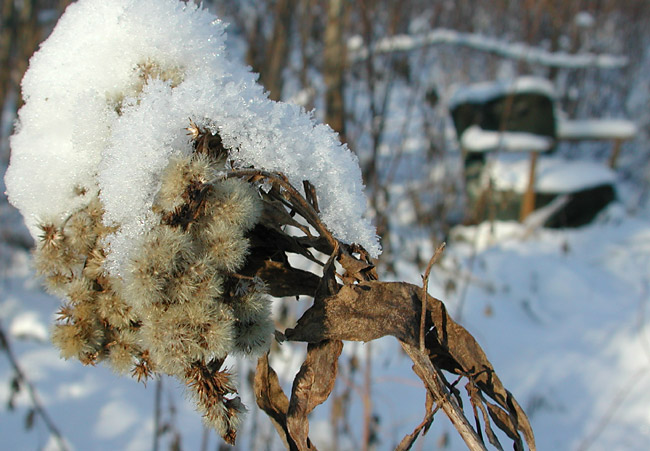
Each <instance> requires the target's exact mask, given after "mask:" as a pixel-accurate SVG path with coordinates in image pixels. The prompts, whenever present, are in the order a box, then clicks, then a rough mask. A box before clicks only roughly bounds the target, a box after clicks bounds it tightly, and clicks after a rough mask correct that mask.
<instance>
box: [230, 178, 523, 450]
mask: <svg viewBox="0 0 650 451" xmlns="http://www.w3.org/2000/svg"><path fill="white" fill-rule="evenodd" d="M228 176H229V177H244V178H247V179H248V180H250V181H252V182H259V181H262V180H265V181H267V182H271V184H272V186H273V188H272V189H271V191H270V192H269V194H268V195H267V196H266V198H265V200H266V201H267V203H272V202H273V203H274V204H273V205H270V206H269V208H278V205H279V206H280V207H279V208H282V209H284V208H287V209H290V211H291V212H293V213H297V214H299V215H300V216H301V217H302V218H303V219H304V220H305V221H307V223H308V224H309V225H310V226H311V227H313V229H314V230H315V231H316V233H318V236H311V235H309V234H307V233H305V236H304V237H294V236H290V235H287V234H285V233H284V232H283V229H282V226H283V225H284V224H289V221H295V220H294V219H292V218H290V215H287V214H286V211H282V212H276V214H272V215H267V218H266V220H263V221H262V224H260V226H258V228H256V230H254V231H253V233H252V237H251V241H252V243H253V248H252V251H251V258H250V263H249V265H248V266H247V267H246V268H244V272H245V274H249V275H251V274H257V275H259V274H262V273H264V271H268V270H269V268H273V270H274V272H273V274H274V275H275V276H276V277H275V280H270V281H269V282H270V285H271V287H275V288H271V294H272V295H274V292H275V293H277V292H282V293H283V295H305V294H307V295H310V296H312V297H313V299H314V303H313V305H312V307H311V308H309V309H308V310H307V311H306V312H305V313H304V315H303V316H302V317H301V318H300V319H299V320H298V322H297V324H296V326H295V327H294V328H293V329H287V330H286V331H285V333H284V335H285V336H286V339H288V340H291V341H303V342H307V343H309V352H308V355H307V359H306V361H305V363H304V364H303V367H302V369H301V370H300V372H299V373H298V375H297V376H296V379H295V380H294V384H293V389H292V393H291V398H290V399H288V398H287V396H286V395H285V394H284V393H283V392H282V390H281V388H280V386H279V383H278V381H277V376H276V375H275V372H273V370H272V368H270V366H269V364H268V358H266V357H264V358H262V359H260V361H259V362H258V368H257V373H256V376H255V393H256V398H257V403H258V405H259V406H260V408H262V410H264V411H265V412H266V413H267V415H269V417H270V418H271V419H272V422H273V424H274V425H275V427H276V429H277V431H278V433H279V434H280V437H281V438H282V440H283V441H284V443H285V445H286V446H287V448H288V449H292V450H293V449H297V450H312V449H314V446H313V444H312V443H311V442H310V440H309V438H308V427H309V426H308V421H307V415H308V414H309V412H311V411H312V410H313V409H314V408H315V407H316V406H317V405H318V404H320V403H322V402H323V401H324V400H325V399H326V398H327V397H328V396H329V394H330V392H331V390H332V387H333V385H334V380H335V378H336V371H337V369H336V361H337V359H338V355H339V353H340V343H341V341H342V340H352V341H363V342H370V341H372V340H375V339H377V338H380V337H383V336H386V335H392V336H394V337H396V338H397V339H398V340H399V341H400V343H401V345H402V347H403V348H404V350H405V352H406V353H407V354H408V355H409V356H410V357H411V359H412V360H413V362H414V371H415V372H416V374H418V376H419V377H420V378H421V379H422V381H423V383H424V385H425V387H426V388H427V393H428V394H427V411H426V414H425V418H424V420H423V421H422V423H421V424H420V425H419V426H418V427H416V429H415V430H414V431H413V433H412V434H409V435H407V436H406V437H405V438H404V440H403V441H402V443H400V446H399V449H402V450H406V449H410V447H411V446H412V445H413V443H414V442H415V439H416V438H417V437H418V435H419V434H420V433H421V432H422V431H424V432H425V433H426V430H427V429H428V427H429V426H430V424H431V421H432V419H433V414H434V412H435V411H436V410H437V409H441V410H443V411H444V412H445V414H446V415H447V416H448V417H449V418H450V420H451V421H452V423H453V424H454V426H455V427H456V429H457V430H458V432H459V434H460V435H461V437H462V438H463V440H464V441H465V443H466V444H467V446H468V447H469V449H471V450H483V449H485V444H484V443H483V439H482V434H481V431H480V422H479V421H477V428H476V430H475V429H474V428H473V427H472V426H471V425H470V423H469V421H468V420H467V418H466V417H465V415H464V413H463V411H462V409H461V408H460V405H459V402H460V397H459V391H458V389H456V388H455V383H454V384H449V383H448V382H447V381H446V380H445V377H444V375H443V373H442V371H443V370H444V371H447V372H450V373H453V374H456V375H458V376H459V379H460V378H461V377H465V378H467V379H468V381H469V383H468V385H467V387H469V389H468V390H469V394H470V401H471V402H472V407H473V410H474V412H475V413H476V414H475V418H476V419H478V412H479V411H480V412H481V413H482V417H483V420H484V422H485V430H486V432H487V435H488V438H489V439H490V441H491V442H492V443H493V444H494V443H498V441H496V437H495V435H494V433H493V432H492V427H491V425H490V419H491V421H493V422H494V424H496V425H497V427H499V428H500V429H501V430H503V431H504V432H505V433H506V434H507V435H508V437H510V438H511V439H512V440H513V443H514V447H515V449H516V450H519V449H522V450H523V449H524V445H523V441H522V439H521V437H520V433H521V434H523V437H524V439H525V441H526V443H527V445H528V447H529V448H530V449H531V450H534V449H535V440H534V436H533V432H532V429H531V427H530V424H529V422H528V419H527V418H526V415H525V413H524V412H523V410H522V409H521V407H520V406H519V404H518V403H517V402H516V400H515V399H514V398H513V397H512V395H511V394H510V393H509V392H508V391H507V390H506V389H505V388H504V387H503V385H502V384H501V381H500V380H499V378H498V377H497V375H496V373H495V372H494V369H493V368H492V365H491V364H490V362H489V361H488V359H487V358H486V356H485V354H484V353H483V350H482V349H481V348H480V346H479V345H478V343H476V340H474V338H473V337H472V336H471V335H470V334H469V332H467V331H466V330H465V329H464V328H462V327H461V326H460V325H458V324H457V323H455V322H454V321H453V320H452V319H451V317H450V316H449V315H448V313H447V311H446V308H445V306H444V304H443V303H442V302H441V301H439V300H438V299H435V298H432V297H431V296H429V295H428V294H427V282H428V277H429V274H430V272H431V268H432V266H433V264H435V262H436V260H437V259H438V258H439V257H440V254H441V253H442V251H443V249H444V245H442V246H440V247H439V248H438V249H437V250H436V252H435V254H434V256H433V257H432V258H431V260H430V262H429V265H428V267H427V270H426V272H425V274H424V277H423V282H424V283H423V286H422V287H416V286H415V285H411V284H408V283H404V282H381V281H378V280H376V279H377V275H376V272H375V270H374V266H373V264H372V262H371V260H370V259H369V258H368V256H367V253H366V252H365V251H364V250H363V249H362V248H360V247H358V246H353V245H352V246H350V245H346V244H342V243H340V242H339V241H338V240H336V238H334V236H333V235H332V234H331V233H330V232H329V230H328V229H327V227H326V226H325V225H324V224H323V223H322V221H321V220H320V218H319V216H318V211H317V208H318V207H317V206H318V203H317V199H316V193H315V190H313V187H311V185H310V184H307V183H305V184H304V188H305V193H306V195H305V196H303V195H302V194H301V193H300V192H298V191H297V190H296V189H295V188H294V187H292V186H291V184H290V183H289V181H288V180H287V178H286V177H285V176H283V175H282V174H276V173H272V172H267V171H260V170H256V169H250V170H248V169H247V170H238V171H233V172H232V173H230V174H229V175H228ZM278 199H282V200H283V202H282V203H278V202H277V201H278ZM283 213H284V214H283ZM278 218H280V223H275V224H273V223H270V222H269V221H271V222H272V221H274V220H278ZM265 221H266V222H265ZM271 230H272V232H270V231H271ZM268 237H273V239H272V240H270V242H269V240H268ZM265 239H266V241H265ZM255 243H259V246H258V247H255ZM262 243H263V244H262ZM310 248H314V249H318V250H319V251H321V252H323V251H327V252H328V253H329V254H330V258H329V260H328V262H327V263H326V264H325V265H324V266H323V274H322V276H320V277H318V276H315V275H313V274H312V275H311V276H307V275H306V274H305V272H304V271H300V270H297V269H295V268H292V267H291V266H290V265H289V264H288V260H287V258H286V253H297V254H302V255H312V254H311V252H310V251H309V250H310ZM257 252H262V254H263V255H265V256H266V257H263V258H262V257H260V256H259V255H258V256H256V253H257ZM356 254H358V255H359V256H358V257H356V256H355V255H356ZM268 260H272V261H273V262H274V263H273V265H271V266H270V265H269V264H268ZM334 261H337V262H338V264H339V265H341V267H342V268H343V270H344V271H345V272H344V273H343V275H338V274H336V273H335V267H334ZM311 277H317V278H318V282H317V281H316V279H313V280H311V279H310V278H311ZM263 279H264V280H268V279H266V278H264V277H263ZM277 279H283V281H282V283H281V284H278V280H277ZM308 280H311V281H309V282H308ZM279 285H281V289H280V288H279ZM316 375H319V376H320V377H316ZM457 382H458V381H457ZM450 390H451V392H450ZM452 395H453V396H452ZM487 398H489V399H490V400H492V401H493V402H488V401H487ZM434 404H435V408H434ZM366 415H367V412H366ZM366 429H367V425H366ZM365 439H366V440H364V441H366V442H367V437H365Z"/></svg>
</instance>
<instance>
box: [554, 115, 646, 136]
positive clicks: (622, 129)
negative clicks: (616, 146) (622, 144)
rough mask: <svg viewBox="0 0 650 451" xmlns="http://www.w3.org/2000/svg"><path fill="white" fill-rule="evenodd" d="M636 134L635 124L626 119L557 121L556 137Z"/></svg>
mask: <svg viewBox="0 0 650 451" xmlns="http://www.w3.org/2000/svg"><path fill="white" fill-rule="evenodd" d="M636 134H637V126H636V124H635V123H634V122H632V121H628V120H626V119H581V120H567V119H561V120H558V121H557V137H558V139H632V138H634V137H635V136H636Z"/></svg>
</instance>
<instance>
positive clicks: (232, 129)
mask: <svg viewBox="0 0 650 451" xmlns="http://www.w3.org/2000/svg"><path fill="white" fill-rule="evenodd" d="M224 38H225V35H224V26H223V24H222V23H221V22H220V21H219V20H218V19H216V18H215V17H214V16H212V15H210V14H209V13H207V12H206V11H204V10H202V9H200V8H199V7H197V6H195V5H193V4H191V3H189V4H188V3H184V2H179V1H178V0H111V1H105V0H79V1H78V2H76V3H74V4H72V5H71V6H70V7H69V8H68V9H67V11H66V13H65V14H64V15H63V16H62V18H61V19H60V21H59V23H58V25H57V26H56V28H55V29H54V31H53V33H52V34H51V36H50V38H48V40H47V41H46V42H45V43H43V44H42V46H41V49H40V50H39V51H38V52H37V53H36V54H35V55H34V56H33V58H32V60H31V62H30V67H29V70H28V71H27V73H26V75H25V78H24V80H23V97H24V99H25V105H24V106H23V108H22V109H21V110H20V112H19V121H18V125H17V128H16V132H15V134H14V135H13V136H12V138H11V148H12V155H11V162H10V167H9V169H8V171H7V175H6V177H5V181H6V186H7V194H8V196H9V200H10V201H11V202H12V203H13V204H14V205H15V206H16V207H17V208H18V209H19V210H20V211H21V213H22V214H23V216H24V218H25V222H26V223H27V226H28V228H29V230H30V232H31V233H32V235H33V236H34V238H35V240H36V242H37V246H36V250H35V254H34V261H35V266H36V269H37V271H38V272H39V274H40V275H41V276H42V277H43V279H44V281H45V284H46V286H47V288H48V289H49V290H50V291H51V292H52V293H54V294H56V295H58V296H60V297H61V298H62V299H63V300H64V301H63V305H62V306H61V308H60V310H59V313H58V319H57V322H56V325H55V328H54V331H53V333H52V339H53V342H54V343H55V344H56V345H57V346H58V347H59V348H60V350H61V354H62V356H63V357H64V358H76V359H78V360H80V361H81V362H82V363H84V364H95V363H97V362H102V361H103V362H107V363H108V364H109V365H111V366H112V367H113V368H114V369H115V370H116V371H117V372H119V373H131V374H132V375H133V376H134V377H136V378H137V379H138V380H143V379H144V380H146V379H147V378H149V377H150V376H151V375H152V374H153V373H165V374H169V375H171V376H174V377H177V378H178V379H180V380H182V381H184V382H185V383H186V385H187V387H188V390H189V391H190V394H191V397H192V398H193V399H194V401H195V402H196V405H197V408H198V410H200V411H201V412H202V413H203V414H204V418H205V419H206V422H207V423H208V424H209V425H211V426H212V427H214V428H215V429H216V430H217V431H218V432H219V433H220V434H221V436H222V437H223V438H224V439H225V440H226V441H227V442H230V443H233V442H234V441H235V438H236V431H237V426H238V424H239V422H240V420H241V414H242V413H243V411H244V410H245V408H244V406H243V405H242V403H241V401H240V399H239V397H238V393H237V387H236V386H235V384H234V380H233V377H232V375H231V374H230V372H229V370H228V369H227V368H225V367H224V362H225V358H226V356H228V355H231V354H235V355H244V356H254V357H259V358H258V363H257V368H256V372H255V378H254V389H255V398H256V401H257V404H258V406H259V407H260V408H261V409H263V410H264V411H265V412H266V413H267V414H268V415H269V416H270V417H271V418H272V420H273V422H274V424H275V425H276V427H277V430H278V432H279V434H280V435H281V436H282V439H283V442H284V443H286V444H287V446H288V447H290V448H291V449H311V445H310V444H309V443H310V441H309V438H308V432H309V427H308V415H309V414H310V412H311V411H312V410H313V409H314V408H315V407H316V406H317V405H319V404H320V403H322V402H323V401H324V400H325V399H327V397H328V396H329V394H330V393H331V391H332V388H333V386H334V381H335V379H336V374H337V362H338V357H339V355H340V353H341V350H342V346H343V344H342V340H356V341H370V340H374V339H376V338H379V337H381V336H384V335H393V336H395V337H397V338H398V339H399V340H400V342H401V343H402V346H403V347H404V349H405V351H406V352H407V354H408V355H409V356H410V357H411V358H412V359H413V361H414V364H415V368H416V372H417V373H418V375H419V376H420V377H421V378H422V380H423V381H424V382H425V386H426V388H427V393H428V395H427V396H428V397H427V413H426V418H425V421H424V422H423V423H422V425H421V426H419V427H418V428H416V430H415V431H414V432H413V434H410V435H409V436H407V437H406V438H405V439H404V441H403V446H402V445H400V447H401V448H402V449H408V448H409V447H410V446H411V445H412V443H413V441H414V440H415V438H417V436H418V435H419V434H420V432H421V431H422V430H423V428H424V430H426V428H425V426H427V425H428V424H430V422H431V421H432V418H433V413H434V410H433V403H432V402H430V401H435V403H437V404H438V406H439V407H441V408H442V409H443V410H444V411H445V413H447V415H449V417H450V418H451V419H452V421H453V422H454V424H455V425H456V427H457V428H458V430H459V431H461V434H463V437H464V438H465V439H466V442H467V443H468V444H470V443H471V444H473V445H474V444H478V443H480V442H481V440H482V439H481V438H480V437H479V435H478V434H477V433H476V432H475V431H474V430H473V429H472V427H471V426H468V424H467V421H466V419H465V417H464V415H463V413H462V410H461V409H460V406H459V405H458V404H456V402H455V401H453V400H451V398H450V397H449V393H448V391H447V390H448V389H449V388H452V387H453V386H452V385H451V384H449V383H448V382H447V381H446V379H444V378H443V377H442V376H441V375H442V372H441V370H443V369H444V370H446V371H449V372H452V373H456V374H459V375H461V376H464V377H466V378H468V379H469V381H470V384H468V386H471V390H472V391H471V393H472V395H471V396H472V399H471V402H472V404H473V405H474V407H475V408H477V407H476V406H477V405H478V406H479V407H480V408H481V409H482V411H483V412H485V411H486V410H485V409H486V408H489V409H490V412H491V414H492V412H493V411H494V412H495V413H494V415H496V417H495V418H498V421H497V420H495V422H497V424H498V426H499V427H500V428H501V429H503V430H504V431H506V433H507V434H508V436H509V437H510V438H512V439H513V440H514V441H515V443H516V445H517V446H523V445H521V444H522V440H521V438H520V436H519V433H520V432H521V433H523V434H524V437H525V440H526V442H527V443H528V444H529V445H530V446H531V447H534V439H533V435H532V430H531V429H530V425H529V424H528V421H527V419H526V416H525V414H524V413H523V411H522V410H521V408H520V407H519V405H518V404H517V402H516V401H515V400H514V398H513V397H512V395H510V394H509V393H508V392H507V391H506V390H505V388H504V387H503V386H502V384H501V382H500V381H499V379H498V377H497V376H496V374H495V373H494V370H493V369H492V366H491V364H490V363H489V361H488V360H487V358H486V357H485V355H484V354H483V351H482V350H481V349H480V347H479V346H478V344H477V343H476V342H475V341H474V340H473V338H472V337H471V335H469V333H467V331H465V330H464V329H463V328H462V327H460V326H458V325H457V324H456V323H454V322H453V320H452V319H451V318H450V317H449V316H448V315H447V313H446V310H445V308H444V305H443V304H442V303H441V302H440V301H438V300H436V299H433V298H431V297H428V296H427V295H426V290H422V289H421V288H418V287H415V286H413V285H410V284H406V283H387V282H381V281H379V280H377V273H376V271H375V268H374V264H373V262H372V258H373V257H376V256H378V254H379V252H380V247H379V244H378V240H377V237H376V234H375V229H374V228H373V227H372V226H371V225H370V222H369V220H368V219H367V218H365V217H364V216H365V212H366V199H365V197H364V194H363V191H362V189H363V185H362V181H361V173H360V170H359V166H358V163H357V159H356V157H355V156H354V155H353V154H352V153H350V152H349V150H348V149H347V148H346V147H345V146H344V145H341V144H340V142H339V141H338V137H337V136H336V134H335V133H334V132H333V131H332V130H331V129H330V128H329V127H328V126H326V125H317V124H316V123H315V121H314V119H313V117H312V116H311V115H310V114H308V113H306V112H305V111H303V110H301V109H300V108H299V107H297V106H293V105H290V104H285V103H278V102H273V101H271V100H269V99H268V98H267V96H266V95H265V93H264V92H263V90H262V88H261V87H260V86H259V85H257V84H256V81H255V76H254V75H253V74H252V73H250V72H249V70H248V69H247V68H245V67H243V66H241V65H240V64H238V63H235V62H233V61H231V60H230V59H228V57H227V56H226V54H225V49H224ZM289 226H290V227H289ZM314 251H318V252H320V254H317V253H316V252H314ZM289 254H299V255H302V256H303V257H305V258H306V259H308V260H311V261H312V262H316V263H318V264H319V266H318V267H319V268H322V274H318V275H317V274H315V273H312V272H308V271H304V270H300V269H296V268H294V267H292V266H291V263H290V260H289V258H288V256H289ZM317 255H326V256H329V258H328V259H327V260H326V261H321V260H319V258H318V257H317ZM322 260H325V259H324V258H323V259H322ZM335 261H336V262H338V264H339V265H340V266H339V267H338V268H337V266H336V265H335ZM299 295H305V296H309V297H311V298H313V299H314V303H313V306H312V307H311V308H310V309H308V310H307V311H306V313H305V314H304V316H303V317H302V318H301V319H300V320H299V321H298V323H297V324H296V326H295V328H294V329H287V330H285V331H284V334H283V333H279V332H278V333H276V334H275V336H276V337H277V338H278V340H282V337H284V338H286V339H289V340H294V341H303V342H307V343H309V346H308V351H307V357H306V359H305V362H304V363H303V366H302V368H301V370H300V371H299V373H298V374H297V375H296V378H295V380H294V384H293V387H292V393H291V398H290V399H288V398H287V396H286V395H285V394H284V392H283V391H282V388H281V387H280V386H279V382H278V378H277V375H276V374H275V372H274V371H273V369H272V368H271V367H270V365H269V360H268V357H267V352H268V350H269V347H270V343H271V340H272V337H273V336H274V333H273V332H274V325H273V322H272V319H271V316H270V305H269V303H270V297H271V296H272V297H283V296H299ZM423 326H424V327H423ZM419 331H422V332H421V333H420V332H419ZM425 331H427V332H426V333H425ZM418 337H419V338H418ZM445 384H446V385H445ZM468 390H469V389H468ZM477 394H479V395H481V396H478V395H477ZM483 394H485V395H486V396H489V397H490V398H492V400H493V401H494V404H488V403H487V402H486V401H485V400H484V398H483V397H482V396H483ZM486 406H487V407H486ZM486 421H487V420H486ZM427 427H428V426H427ZM486 428H490V426H489V424H486ZM489 430H490V431H491V429H489ZM488 436H489V438H490V440H491V441H492V440H493V434H488Z"/></svg>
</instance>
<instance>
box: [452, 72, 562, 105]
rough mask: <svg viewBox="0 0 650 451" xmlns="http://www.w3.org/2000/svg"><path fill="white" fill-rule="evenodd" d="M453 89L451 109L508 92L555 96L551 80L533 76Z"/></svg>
mask: <svg viewBox="0 0 650 451" xmlns="http://www.w3.org/2000/svg"><path fill="white" fill-rule="evenodd" d="M451 91H452V95H451V97H450V99H449V108H450V109H454V108H455V107H456V106H458V105H460V104H463V103H485V102H488V101H490V100H492V99H495V98H497V97H501V96H504V95H508V94H540V95H544V96H547V97H549V98H550V99H554V98H555V88H554V87H553V84H552V83H551V82H550V81H548V80H547V79H546V78H541V77H531V76H525V77H517V78H514V79H510V80H508V79H503V80H497V81H486V82H481V83H474V84H471V85H467V86H464V85H463V86H454V87H452V88H451Z"/></svg>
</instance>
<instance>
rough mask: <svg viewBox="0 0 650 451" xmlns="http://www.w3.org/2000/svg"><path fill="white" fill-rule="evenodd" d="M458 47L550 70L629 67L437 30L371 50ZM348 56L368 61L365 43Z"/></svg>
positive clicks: (610, 58)
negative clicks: (442, 45) (555, 68)
mask: <svg viewBox="0 0 650 451" xmlns="http://www.w3.org/2000/svg"><path fill="white" fill-rule="evenodd" d="M441 44H448V45H457V46H462V47H468V48H471V49H474V50H478V51H482V52H489V53H494V54H496V55H499V56H501V57H504V58H510V59H514V60H520V61H526V62H528V63H531V64H539V65H542V66H548V67H560V68H571V69H578V68H586V67H598V68H603V69H614V68H619V67H623V66H626V65H627V63H628V59H627V58H626V57H624V56H619V55H608V54H597V53H590V52H583V53H568V52H551V51H548V50H546V49H543V48H540V47H534V46H531V45H528V44H525V43H522V42H507V41H505V40H503V39H500V38H495V37H492V36H486V35H484V34H479V33H463V32H459V31H457V30H450V29H446V28H436V29H434V30H431V31H430V32H428V33H422V34H416V35H407V34H398V35H395V36H390V37H386V38H383V39H380V40H379V41H377V43H375V45H374V46H373V47H372V52H373V54H381V53H390V52H405V51H409V50H413V49H417V48H421V47H425V46H432V45H441ZM348 52H349V58H350V60H351V61H353V62H356V61H362V60H364V59H366V58H368V55H369V53H370V52H369V51H368V48H367V47H366V46H364V45H363V39H359V38H357V37H353V38H351V39H350V40H349V41H348Z"/></svg>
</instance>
